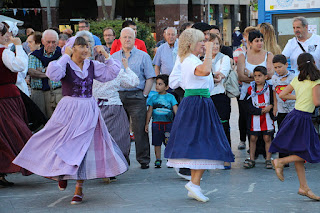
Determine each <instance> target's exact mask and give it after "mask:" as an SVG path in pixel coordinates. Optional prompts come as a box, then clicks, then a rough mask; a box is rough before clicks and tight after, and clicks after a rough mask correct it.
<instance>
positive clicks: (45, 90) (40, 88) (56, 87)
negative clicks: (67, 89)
mask: <svg viewBox="0 0 320 213" xmlns="http://www.w3.org/2000/svg"><path fill="white" fill-rule="evenodd" d="M59 88H61V87H56V88H54V89H52V90H55V89H59ZM31 89H33V90H42V91H50V89H48V90H43V89H42V88H31Z"/></svg>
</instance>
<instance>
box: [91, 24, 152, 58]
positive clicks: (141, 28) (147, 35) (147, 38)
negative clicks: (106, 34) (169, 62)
mask: <svg viewBox="0 0 320 213" xmlns="http://www.w3.org/2000/svg"><path fill="white" fill-rule="evenodd" d="M122 22H123V20H102V21H90V32H92V33H93V34H94V35H96V36H98V37H99V38H100V40H101V42H102V44H105V41H104V39H103V29H104V28H106V27H112V28H113V29H114V31H115V32H116V38H119V37H120V32H121V29H122ZM134 22H135V23H136V24H137V31H138V32H137V34H138V35H137V38H139V39H141V40H143V41H144V42H145V43H146V47H147V51H148V53H149V55H150V56H151V57H153V48H154V47H155V44H156V42H155V40H154V38H153V36H152V34H151V27H150V26H149V25H148V24H147V23H144V22H139V21H134Z"/></svg>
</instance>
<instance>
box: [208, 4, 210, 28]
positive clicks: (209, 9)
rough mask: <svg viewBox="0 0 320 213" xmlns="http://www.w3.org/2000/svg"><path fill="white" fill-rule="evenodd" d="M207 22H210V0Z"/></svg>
mask: <svg viewBox="0 0 320 213" xmlns="http://www.w3.org/2000/svg"><path fill="white" fill-rule="evenodd" d="M208 24H210V0H208Z"/></svg>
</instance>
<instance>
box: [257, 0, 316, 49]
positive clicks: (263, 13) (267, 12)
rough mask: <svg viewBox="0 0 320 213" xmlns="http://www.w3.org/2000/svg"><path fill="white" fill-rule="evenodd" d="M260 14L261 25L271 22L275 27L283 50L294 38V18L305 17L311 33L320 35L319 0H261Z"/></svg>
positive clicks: (259, 4)
mask: <svg viewBox="0 0 320 213" xmlns="http://www.w3.org/2000/svg"><path fill="white" fill-rule="evenodd" d="M258 13H259V15H258V22H259V23H262V22H269V23H271V24H272V25H273V26H274V28H275V31H276V35H277V39H278V44H279V45H280V46H281V48H282V49H283V48H284V46H285V45H286V43H287V41H288V40H289V39H291V38H292V37H294V33H293V28H292V18H293V17H296V16H304V17H305V18H307V20H308V23H309V32H311V33H315V34H318V35H319V34H320V1H319V0H259V1H258Z"/></svg>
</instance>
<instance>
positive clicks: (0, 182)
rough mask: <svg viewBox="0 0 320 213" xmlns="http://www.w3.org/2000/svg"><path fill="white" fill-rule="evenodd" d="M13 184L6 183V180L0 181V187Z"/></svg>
mask: <svg viewBox="0 0 320 213" xmlns="http://www.w3.org/2000/svg"><path fill="white" fill-rule="evenodd" d="M13 185H14V183H12V182H9V181H7V180H6V179H4V177H3V179H0V186H13Z"/></svg>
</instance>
